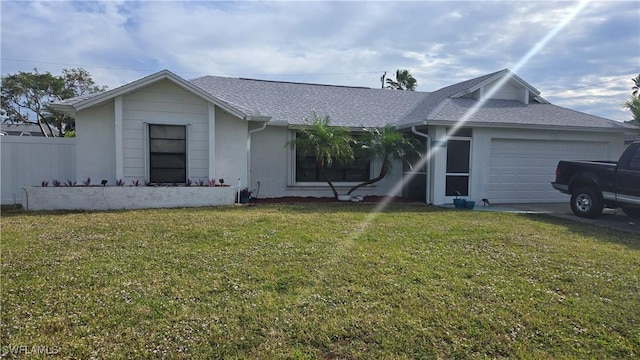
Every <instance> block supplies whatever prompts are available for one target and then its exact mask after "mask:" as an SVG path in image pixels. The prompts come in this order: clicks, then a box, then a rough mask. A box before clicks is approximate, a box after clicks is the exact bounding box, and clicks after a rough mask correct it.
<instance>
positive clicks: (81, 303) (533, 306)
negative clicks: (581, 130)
mask: <svg viewBox="0 0 640 360" xmlns="http://www.w3.org/2000/svg"><path fill="white" fill-rule="evenodd" d="M372 209H373V205H370V204H333V203H327V204H317V203H316V204H286V205H284V204H280V205H277V204H260V205H259V206H255V207H221V208H199V209H163V210H139V211H117V212H93V213H85V212H75V213H74V212H62V213H24V212H21V211H9V212H6V211H5V212H4V213H3V214H2V218H1V225H2V243H1V251H2V254H1V260H2V278H1V280H2V283H1V291H2V292H1V321H0V331H1V333H0V340H1V343H2V353H3V354H4V355H8V356H11V355H25V354H29V355H31V356H35V357H39V356H41V357H43V358H44V357H47V354H45V353H42V352H43V351H42V350H43V349H44V350H48V351H49V353H56V354H58V355H61V356H63V357H65V358H92V357H94V358H105V357H108V358H139V357H154V358H155V357H168V358H225V359H227V358H260V359H274V358H275V359H277V358H282V359H284V358H287V359H290V358H294V359H313V358H324V359H338V358H346V359H350V358H366V359H374V358H375V359H385V358H386V359H390V358H393V359H396V358H407V359H409V358H480V357H491V358H496V357H515V358H536V359H538V358H598V359H601V358H632V357H637V356H638V355H640V239H639V238H638V237H634V236H633V235H629V234H626V233H618V232H614V231H611V230H606V229H600V228H596V227H589V226H586V225H584V224H579V223H573V222H569V221H562V220H556V219H551V218H547V217H542V216H540V217H536V216H526V215H517V214H504V213H487V212H477V211H454V210H442V209H431V208H428V207H426V206H424V205H418V204H392V205H391V206H390V207H389V208H387V209H386V210H384V211H383V212H382V213H380V214H379V215H378V216H375V217H373V218H370V217H369V213H370V211H371V210H372ZM34 349H35V350H34ZM38 349H40V350H38ZM39 351H40V353H39Z"/></svg>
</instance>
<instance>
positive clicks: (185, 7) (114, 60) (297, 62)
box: [0, 0, 640, 121]
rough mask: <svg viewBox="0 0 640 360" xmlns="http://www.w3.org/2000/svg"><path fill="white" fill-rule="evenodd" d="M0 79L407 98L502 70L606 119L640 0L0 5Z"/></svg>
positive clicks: (636, 59)
mask: <svg viewBox="0 0 640 360" xmlns="http://www.w3.org/2000/svg"><path fill="white" fill-rule="evenodd" d="M0 4H1V5H0V6H1V14H0V16H1V37H2V38H1V51H2V53H1V55H2V60H1V72H2V75H7V74H12V73H16V72H18V71H31V70H32V69H33V68H34V67H35V68H38V70H39V71H41V72H45V71H49V72H51V73H52V74H56V75H57V74H60V73H61V70H62V69H64V68H75V67H83V68H84V69H86V70H88V71H89V72H90V73H91V74H92V76H93V78H94V80H95V81H96V82H97V83H98V84H100V85H107V86H109V88H114V87H117V86H119V85H122V84H125V83H127V82H130V81H133V80H136V79H138V78H140V77H143V76H146V75H149V74H151V73H154V72H156V71H159V70H162V69H169V70H171V71H173V72H174V73H176V74H178V75H180V76H182V77H184V78H186V79H191V78H194V77H198V76H201V75H218V76H230V77H249V78H258V79H270V80H284V81H296V82H312V83H322V84H336V85H354V86H367V87H374V88H375V87H379V86H380V77H381V75H382V74H383V73H384V72H385V71H386V72H387V74H393V73H394V72H395V70H396V69H398V68H403V69H409V70H410V71H411V73H412V74H413V75H414V77H415V78H416V79H417V80H418V88H417V90H419V91H433V90H437V89H439V88H441V87H443V86H447V85H450V84H453V83H455V82H458V81H463V80H468V79H470V78H473V77H476V76H480V75H484V74H487V73H490V72H494V71H497V70H501V69H504V68H509V69H511V70H513V71H514V72H515V73H516V74H518V75H519V76H520V77H521V78H523V79H524V80H526V81H527V82H528V83H529V84H531V85H532V86H534V87H535V88H537V89H538V90H540V91H541V92H542V96H543V97H544V98H545V99H547V100H549V101H551V102H552V103H553V104H556V105H560V106H565V107H569V108H572V109H575V110H579V111H584V112H587V113H591V114H594V115H599V116H603V117H607V118H610V119H614V120H619V121H625V120H629V119H631V116H630V114H629V112H628V111H627V110H624V109H623V108H622V103H623V102H624V101H625V100H627V99H628V97H629V95H630V93H631V87H632V86H633V82H632V81H631V79H632V78H634V77H635V76H637V75H638V74H639V73H640V35H639V34H640V2H639V1H636V0H630V1H587V2H576V1H552V2H545V1H509V2H507V1H471V2H466V1H415V2H407V1H398V2H381V1H347V2H325V1H316V2H308V1H278V2H269V1H266V2H254V1H251V2H248V1H236V2H222V1H141V2H130V1H105V2H98V1H86V2H69V1H42V2H30V1H6V0H5V1H2V2H1V3H0Z"/></svg>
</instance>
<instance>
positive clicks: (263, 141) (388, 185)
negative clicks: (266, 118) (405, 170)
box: [250, 126, 402, 198]
mask: <svg viewBox="0 0 640 360" xmlns="http://www.w3.org/2000/svg"><path fill="white" fill-rule="evenodd" d="M291 133H292V131H291V130H289V129H288V128H286V127H284V126H267V128H266V129H265V130H263V131H260V132H256V133H254V134H253V135H252V140H251V184H250V187H251V189H257V188H258V181H259V182H260V192H259V194H258V197H260V198H269V197H282V196H302V197H307V196H308V197H332V196H333V193H332V192H331V189H330V188H329V185H327V184H326V183H321V184H317V185H306V184H294V183H292V180H291V179H293V176H294V174H293V171H294V158H293V152H292V151H293V150H291V148H290V147H285V145H286V144H287V142H288V141H289V140H290V137H289V136H290V135H289V134H291ZM379 171H380V165H379V164H372V177H375V176H377V175H378V173H379ZM401 178H402V165H401V164H400V163H396V164H394V167H393V169H392V171H391V173H389V174H388V175H387V177H385V179H384V180H382V181H380V182H379V183H376V184H375V185H373V186H369V187H365V188H360V189H358V190H356V191H355V192H354V193H353V195H363V196H366V195H391V191H392V189H393V186H394V185H396V184H398V183H399V182H400V181H401ZM334 185H336V184H334ZM351 186H352V185H349V186H339V185H337V186H336V189H337V190H338V193H346V192H347V191H348V190H349V189H350V188H351ZM397 190H398V194H397V195H400V194H401V193H402V192H401V190H402V189H401V188H400V187H399V188H398V189H397Z"/></svg>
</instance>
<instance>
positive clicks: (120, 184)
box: [116, 179, 124, 186]
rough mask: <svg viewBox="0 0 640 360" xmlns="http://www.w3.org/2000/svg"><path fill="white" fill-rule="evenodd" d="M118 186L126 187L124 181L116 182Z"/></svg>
mask: <svg viewBox="0 0 640 360" xmlns="http://www.w3.org/2000/svg"><path fill="white" fill-rule="evenodd" d="M116 185H117V186H124V180H122V179H118V180H116Z"/></svg>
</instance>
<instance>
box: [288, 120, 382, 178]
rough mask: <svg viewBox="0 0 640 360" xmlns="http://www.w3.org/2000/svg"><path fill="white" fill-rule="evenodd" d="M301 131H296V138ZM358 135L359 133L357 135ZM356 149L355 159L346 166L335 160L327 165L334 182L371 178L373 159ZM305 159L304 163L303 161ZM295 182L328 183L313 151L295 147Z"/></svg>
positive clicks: (328, 173) (326, 168) (328, 172)
mask: <svg viewBox="0 0 640 360" xmlns="http://www.w3.org/2000/svg"><path fill="white" fill-rule="evenodd" d="M300 135H301V133H299V132H296V133H294V135H293V136H295V137H296V138H297V137H298V136H300ZM355 137H357V134H356V135H355ZM354 150H355V153H356V154H355V159H354V161H352V162H350V163H349V164H347V165H346V166H343V165H342V164H340V162H339V161H337V160H335V159H334V161H333V163H332V164H331V166H330V167H325V171H326V173H327V175H328V176H329V178H330V179H331V182H333V183H353V184H358V183H361V182H364V181H368V180H370V179H371V169H372V166H371V163H372V161H371V160H370V159H368V158H367V157H366V156H364V155H358V151H357V149H354ZM303 159H304V163H302V162H301V161H302V160H303ZM294 167H295V168H294V172H293V177H294V179H293V180H294V183H295V184H317V183H326V181H325V179H324V178H323V177H322V174H321V173H320V168H319V167H318V165H317V164H316V161H315V155H314V154H313V153H311V152H308V153H306V154H305V153H304V152H301V151H299V150H298V149H297V148H294Z"/></svg>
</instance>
